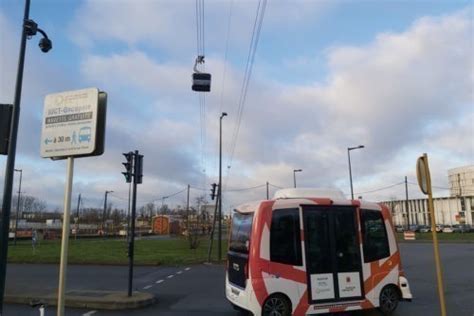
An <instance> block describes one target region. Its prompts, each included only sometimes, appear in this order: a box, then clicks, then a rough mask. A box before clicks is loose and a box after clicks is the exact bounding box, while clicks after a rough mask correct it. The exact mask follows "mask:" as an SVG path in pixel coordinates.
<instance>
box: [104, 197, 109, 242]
mask: <svg viewBox="0 0 474 316" xmlns="http://www.w3.org/2000/svg"><path fill="white" fill-rule="evenodd" d="M108 193H109V191H105V198H104V211H103V212H102V231H103V234H104V237H105V213H106V211H107V194H108Z"/></svg>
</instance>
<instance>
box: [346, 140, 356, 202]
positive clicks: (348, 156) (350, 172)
mask: <svg viewBox="0 0 474 316" xmlns="http://www.w3.org/2000/svg"><path fill="white" fill-rule="evenodd" d="M347 159H348V160H349V181H350V183H351V200H353V199H354V189H353V187H352V167H351V150H350V148H347Z"/></svg>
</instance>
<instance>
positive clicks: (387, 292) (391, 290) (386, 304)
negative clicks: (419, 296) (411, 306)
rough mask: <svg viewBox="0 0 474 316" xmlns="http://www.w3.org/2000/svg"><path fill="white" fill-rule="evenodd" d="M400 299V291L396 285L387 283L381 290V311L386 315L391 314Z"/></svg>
mask: <svg viewBox="0 0 474 316" xmlns="http://www.w3.org/2000/svg"><path fill="white" fill-rule="evenodd" d="M399 301H400V293H399V292H398V289H397V288H396V287H395V286H394V285H387V286H386V287H384V288H383V289H382V291H381V292H380V307H379V308H380V311H381V312H382V313H383V314H384V315H390V314H392V313H393V311H394V310H395V309H396V308H397V306H398V302H399Z"/></svg>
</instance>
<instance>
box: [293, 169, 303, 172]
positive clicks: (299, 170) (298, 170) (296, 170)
mask: <svg viewBox="0 0 474 316" xmlns="http://www.w3.org/2000/svg"><path fill="white" fill-rule="evenodd" d="M301 171H303V169H295V170H293V172H301Z"/></svg>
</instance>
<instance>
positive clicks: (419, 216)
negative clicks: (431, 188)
mask: <svg viewBox="0 0 474 316" xmlns="http://www.w3.org/2000/svg"><path fill="white" fill-rule="evenodd" d="M382 203H384V204H385V205H387V206H388V207H389V208H390V210H391V212H392V220H393V224H394V225H402V226H406V225H408V223H410V225H431V222H430V217H429V212H428V199H413V200H408V210H407V208H406V201H405V200H396V201H384V202H382ZM433 204H434V210H435V216H436V223H437V224H442V225H457V224H470V225H474V221H473V220H474V195H473V194H471V195H470V196H462V197H458V196H455V197H439V198H434V199H433Z"/></svg>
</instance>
